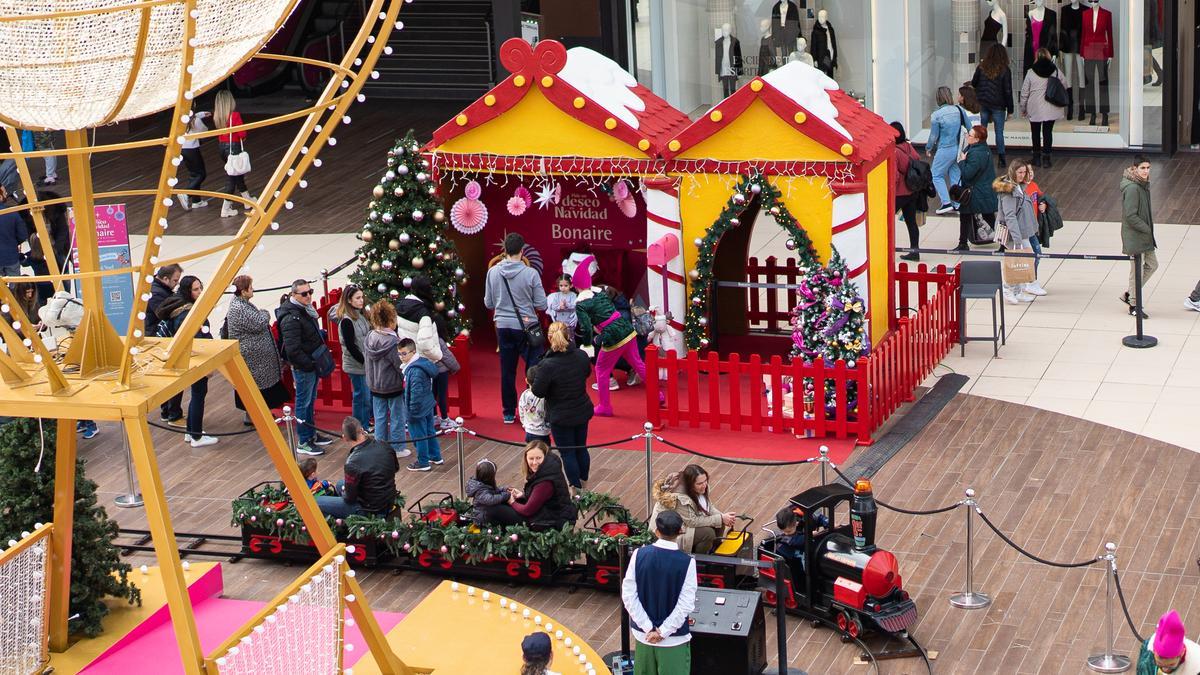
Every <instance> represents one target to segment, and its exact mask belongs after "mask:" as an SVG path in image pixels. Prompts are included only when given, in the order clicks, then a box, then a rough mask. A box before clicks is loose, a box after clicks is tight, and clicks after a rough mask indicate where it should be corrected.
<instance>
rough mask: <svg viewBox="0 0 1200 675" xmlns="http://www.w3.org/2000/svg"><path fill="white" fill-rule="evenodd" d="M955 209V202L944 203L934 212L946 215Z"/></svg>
mask: <svg viewBox="0 0 1200 675" xmlns="http://www.w3.org/2000/svg"><path fill="white" fill-rule="evenodd" d="M953 211H954V205H953V204H942V205H941V206H939V207H938V210H937V211H934V213H935V214H937V215H939V216H944V215H946V214H947V213H952V212H953Z"/></svg>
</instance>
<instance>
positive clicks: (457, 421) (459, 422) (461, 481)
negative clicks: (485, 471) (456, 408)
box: [454, 417, 467, 499]
mask: <svg viewBox="0 0 1200 675" xmlns="http://www.w3.org/2000/svg"><path fill="white" fill-rule="evenodd" d="M466 433H467V430H466V429H465V428H464V427H463V418H461V417H456V418H454V436H455V439H454V444H455V445H456V446H458V497H459V499H466V498H467V465H466V464H465V462H466V460H465V459H463V456H464V451H463V435H464V434H466Z"/></svg>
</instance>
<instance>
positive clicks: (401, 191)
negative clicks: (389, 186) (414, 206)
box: [392, 185, 404, 197]
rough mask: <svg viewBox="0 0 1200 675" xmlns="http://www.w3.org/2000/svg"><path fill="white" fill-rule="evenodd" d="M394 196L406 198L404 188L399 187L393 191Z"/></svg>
mask: <svg viewBox="0 0 1200 675" xmlns="http://www.w3.org/2000/svg"><path fill="white" fill-rule="evenodd" d="M392 194H393V195H394V196H396V197H403V196H404V188H402V187H400V186H399V185H397V186H396V189H395V190H392Z"/></svg>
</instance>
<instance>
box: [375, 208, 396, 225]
mask: <svg viewBox="0 0 1200 675" xmlns="http://www.w3.org/2000/svg"><path fill="white" fill-rule="evenodd" d="M379 219H380V220H382V221H383V222H384V223H386V224H388V225H391V224H392V221H393V220H395V218H394V217H393V216H392V214H390V213H388V212H386V211H384V212H383V215H381V216H379Z"/></svg>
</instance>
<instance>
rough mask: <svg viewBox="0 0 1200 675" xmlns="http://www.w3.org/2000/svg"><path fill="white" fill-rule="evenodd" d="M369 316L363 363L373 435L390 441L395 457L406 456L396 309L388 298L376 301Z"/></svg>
mask: <svg viewBox="0 0 1200 675" xmlns="http://www.w3.org/2000/svg"><path fill="white" fill-rule="evenodd" d="M370 319H371V332H370V333H368V334H367V340H366V347H365V348H364V349H363V357H364V359H365V363H364V364H363V365H364V366H365V369H366V371H367V388H368V389H370V390H371V407H372V409H373V412H374V414H375V438H377V439H379V440H380V441H383V442H384V443H389V444H391V446H392V450H395V451H396V456H397V457H408V456H409V455H411V454H412V451H411V450H408V449H407V448H405V447H404V426H405V424H406V423H407V422H408V411H407V409H406V408H405V406H404V397H403V394H404V364H403V363H402V362H401V361H400V354H399V352H398V350H397V347H398V346H399V344H400V336H398V335H396V308H395V307H392V303H390V302H388V301H387V300H379V301H378V302H376V303H375V304H374V305H372V306H371V315H370Z"/></svg>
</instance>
